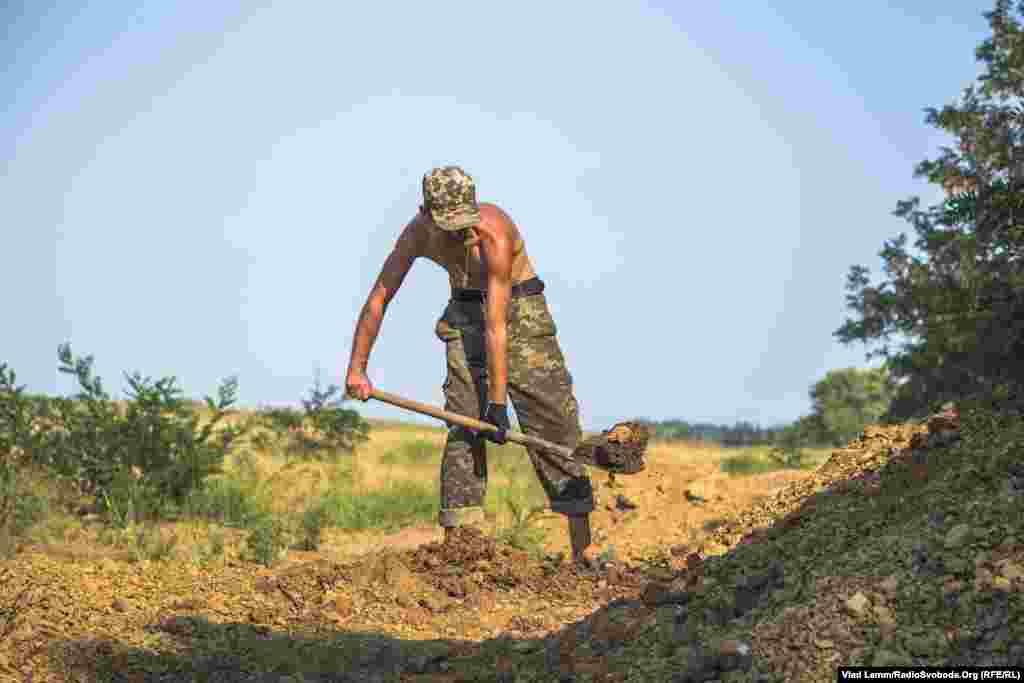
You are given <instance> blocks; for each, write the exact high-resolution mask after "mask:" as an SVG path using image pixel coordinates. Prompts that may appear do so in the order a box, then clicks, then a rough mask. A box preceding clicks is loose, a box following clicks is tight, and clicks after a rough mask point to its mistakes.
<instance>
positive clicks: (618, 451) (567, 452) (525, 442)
mask: <svg viewBox="0 0 1024 683" xmlns="http://www.w3.org/2000/svg"><path fill="white" fill-rule="evenodd" d="M370 397H371V398H375V399H377V400H378V401H383V402H384V403H390V404H391V405H393V406H398V407H399V408H405V409H406V410H411V411H412V412H414V413H420V414H421V415H429V416H430V417H436V418H437V419H439V420H444V421H445V422H447V423H449V424H454V425H458V426H460V427H465V428H467V429H472V430H474V431H477V432H497V431H498V428H497V427H495V426H494V425H492V424H490V423H488V422H483V421H482V420H475V419H473V418H471V417H467V416H465V415H459V414H457V413H452V412H449V411H447V410H442V409H441V408H436V407H434V406H431V405H427V404H426V403H420V402H419V401H412V400H409V399H407V398H402V397H401V396H396V395H395V394H389V393H388V392H386V391H381V390H379V389H374V390H373V391H372V392H371V393H370ZM649 436H650V435H649V432H648V430H647V427H646V426H645V425H643V424H641V423H639V422H620V423H618V424H616V425H615V426H614V427H612V428H611V429H609V430H607V431H604V432H602V433H601V434H599V435H597V436H592V437H590V438H588V439H584V440H583V441H581V442H580V443H579V445H577V446H576V448H569V447H568V446H562V445H560V444H556V443H551V442H550V441H546V440H545V439H541V438H540V437H537V436H531V435H529V434H523V433H522V432H517V431H514V430H511V429H508V430H506V431H505V437H506V438H507V439H508V440H509V441H512V442H513V443H517V444H520V445H522V446H526V447H527V448H534V449H537V450H539V451H542V452H548V453H554V454H557V455H559V456H561V457H562V458H565V459H568V460H572V461H574V462H580V463H583V464H586V465H590V466H591V467H597V468H598V469H602V470H605V471H606V472H611V473H612V474H636V473H637V472H640V471H642V470H643V469H644V451H645V450H646V449H647V440H648V438H649Z"/></svg>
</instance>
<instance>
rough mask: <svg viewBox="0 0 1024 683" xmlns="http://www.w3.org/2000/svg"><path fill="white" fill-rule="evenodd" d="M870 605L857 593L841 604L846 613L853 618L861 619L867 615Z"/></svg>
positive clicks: (865, 598)
mask: <svg viewBox="0 0 1024 683" xmlns="http://www.w3.org/2000/svg"><path fill="white" fill-rule="evenodd" d="M870 605H871V603H870V601H869V600H868V599H867V596H865V595H864V594H863V593H861V592H859V591H858V592H857V593H854V594H853V595H852V596H851V597H850V598H849V599H848V600H846V602H845V603H843V606H844V607H845V608H846V611H847V612H848V613H849V614H850V615H851V616H854V617H862V616H864V615H865V614H867V610H868V607H870Z"/></svg>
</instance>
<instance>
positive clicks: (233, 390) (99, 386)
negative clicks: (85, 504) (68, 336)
mask: <svg viewBox="0 0 1024 683" xmlns="http://www.w3.org/2000/svg"><path fill="white" fill-rule="evenodd" d="M58 359H59V361H60V367H59V370H60V372H62V373H64V374H68V375H72V376H74V377H75V379H76V380H77V382H78V386H79V392H78V393H77V394H75V395H74V396H71V397H54V398H52V399H49V400H48V401H47V402H46V409H45V411H43V412H44V414H43V415H41V416H40V415H37V416H36V417H37V418H39V417H41V418H42V419H41V420H37V422H36V427H38V428H39V431H38V434H37V435H36V438H35V440H34V441H33V442H32V443H31V444H30V448H29V449H28V452H29V453H30V457H31V460H32V462H33V463H35V464H38V465H43V466H46V467H48V468H50V469H51V470H52V471H53V472H54V473H56V474H57V475H58V476H59V477H61V478H64V479H67V480H70V481H72V482H74V483H75V484H76V485H77V487H78V489H79V491H80V492H81V493H82V494H85V495H88V496H93V497H95V498H96V500H97V502H98V503H99V504H100V507H101V509H102V510H104V511H105V512H107V513H108V514H109V515H110V517H111V520H112V521H114V522H115V524H117V525H120V526H122V527H123V526H126V525H127V524H128V522H129V521H130V520H131V519H135V518H139V517H144V516H159V515H161V514H165V513H166V512H168V511H169V510H173V509H174V508H175V507H177V506H180V505H181V504H182V503H184V502H185V500H186V499H187V497H188V494H189V492H190V491H192V490H194V489H196V488H198V487H200V486H201V484H202V483H203V481H204V480H205V479H206V478H207V477H208V476H210V475H212V474H216V473H220V472H221V471H222V465H223V460H224V457H225V456H226V455H227V454H228V453H229V452H230V450H231V448H232V445H233V444H234V443H235V441H236V440H237V439H238V438H239V437H240V436H242V434H243V431H244V430H243V429H242V428H239V427H236V426H232V425H224V424H223V422H224V420H225V418H226V417H227V416H228V415H229V414H230V413H231V412H232V411H231V406H232V405H233V404H234V403H235V400H236V396H237V390H238V382H237V380H236V379H234V378H229V379H227V380H225V381H224V382H223V383H222V384H221V386H220V387H219V391H218V399H217V400H216V401H214V400H213V399H212V398H210V397H207V398H206V405H207V407H208V409H209V411H210V412H211V416H210V418H209V419H207V420H205V422H204V423H203V424H202V426H200V422H201V421H202V418H201V416H200V415H199V413H198V411H197V410H196V409H195V407H194V406H193V405H192V403H191V402H190V401H188V400H185V399H184V398H183V396H182V392H181V390H180V389H178V388H177V387H176V386H175V379H174V378H173V377H167V378H163V379H160V380H156V381H154V380H152V379H151V378H149V377H143V376H141V375H140V374H139V373H134V374H131V375H128V374H126V375H125V379H126V381H127V382H128V385H129V391H128V400H127V401H126V402H125V403H124V405H123V406H122V405H118V404H117V403H115V402H114V401H113V400H111V398H110V395H109V394H108V393H107V392H106V390H105V389H104V388H103V383H102V381H101V379H100V378H99V377H98V376H95V375H94V374H93V362H94V359H93V357H92V356H86V357H77V356H75V355H74V354H73V353H72V351H71V347H70V345H69V344H63V345H61V346H60V347H59V349H58ZM19 429H21V428H20V427H16V428H13V431H12V432H11V433H13V434H18V433H20V432H19V431H18V430H19ZM4 431H5V432H6V431H7V430H4ZM22 431H23V430H22ZM0 438H2V437H0Z"/></svg>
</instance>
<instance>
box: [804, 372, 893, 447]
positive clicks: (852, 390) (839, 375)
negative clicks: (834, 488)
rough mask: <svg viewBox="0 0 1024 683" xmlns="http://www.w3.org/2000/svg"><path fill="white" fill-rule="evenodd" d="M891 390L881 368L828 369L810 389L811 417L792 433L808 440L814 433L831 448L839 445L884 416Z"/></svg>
mask: <svg viewBox="0 0 1024 683" xmlns="http://www.w3.org/2000/svg"><path fill="white" fill-rule="evenodd" d="M895 391H896V386H895V384H894V383H893V382H892V380H891V377H890V373H889V370H888V369H887V368H885V367H881V368H868V369H862V368H843V369H841V370H830V371H829V372H827V373H826V374H825V377H824V378H823V379H821V380H819V381H818V382H816V383H815V384H814V386H813V387H812V388H811V391H810V398H811V402H812V405H813V408H812V410H813V413H812V416H810V417H808V418H807V419H806V421H805V422H804V423H803V424H798V425H797V427H796V431H797V432H799V433H800V435H801V436H802V437H804V438H805V439H808V440H809V439H810V438H812V437H813V436H815V434H814V432H815V431H817V432H818V434H817V436H819V437H823V438H824V439H826V440H827V441H828V442H830V444H831V445H833V446H842V445H843V444H846V443H849V442H850V441H851V440H853V439H855V438H856V437H857V436H858V435H859V434H860V433H861V432H863V431H864V427H865V426H867V425H869V424H873V423H876V422H878V421H879V420H880V419H881V417H882V416H883V415H885V414H886V412H887V411H888V410H889V406H890V404H891V403H892V398H893V395H894V393H895Z"/></svg>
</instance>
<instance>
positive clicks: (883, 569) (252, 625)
mask: <svg viewBox="0 0 1024 683" xmlns="http://www.w3.org/2000/svg"><path fill="white" fill-rule="evenodd" d="M1022 425H1024V420H1022V419H1021V416H1020V415H1019V414H1013V415H1000V414H998V413H995V412H993V411H991V410H986V409H982V408H976V407H969V408H964V407H961V410H960V411H958V410H956V409H955V408H951V409H949V410H947V411H946V412H944V413H942V414H939V415H935V416H932V417H931V418H929V419H928V420H926V421H924V422H923V423H919V424H907V425H900V426H892V427H870V428H868V429H867V430H866V431H865V433H864V434H863V435H862V436H861V437H860V438H859V439H857V440H856V441H854V442H853V443H851V444H849V445H848V446H847V447H845V448H842V449H838V450H836V451H834V452H832V453H831V455H830V456H829V457H828V459H827V460H826V461H825V462H823V464H821V465H820V466H819V467H817V468H816V469H814V470H813V471H782V472H774V473H770V474H763V475H754V476H752V477H748V478H746V479H745V480H744V483H743V485H742V487H740V486H739V485H738V484H735V481H736V480H728V479H725V478H720V479H716V477H715V475H714V474H713V471H712V469H713V468H711V467H710V466H708V467H707V468H706V469H701V467H700V466H696V465H690V466H687V467H690V468H691V470H690V471H688V472H686V473H684V474H683V476H679V475H680V473H679V472H672V471H671V468H672V467H673V465H672V463H671V462H670V461H669V460H668V459H665V460H664V461H663V460H661V459H658V458H656V459H654V460H652V461H651V462H649V463H648V466H647V468H646V470H645V471H644V472H642V473H640V474H638V475H635V476H633V477H630V478H625V477H620V478H619V479H618V480H617V481H616V485H615V486H614V487H609V486H608V485H607V484H605V483H604V482H603V481H602V482H601V486H600V488H599V496H600V499H601V500H600V508H599V510H598V512H597V513H596V514H595V520H594V526H595V529H596V530H598V532H599V534H601V535H602V536H604V540H605V541H606V542H609V543H611V544H615V546H616V548H615V551H616V553H615V554H616V557H617V562H616V563H615V564H613V565H612V566H611V567H610V568H608V569H606V570H604V571H601V572H592V571H582V570H578V569H576V568H575V567H573V566H571V565H570V564H568V563H564V562H560V561H559V560H558V553H559V552H563V553H564V551H565V550H567V540H566V539H565V533H564V532H565V530H564V520H561V519H558V518H554V517H549V518H545V519H542V520H541V524H542V525H545V526H547V527H549V528H550V530H551V533H549V534H548V538H549V539H551V540H550V541H548V545H547V548H546V549H547V551H548V553H547V555H546V556H543V557H537V556H534V555H530V554H528V553H526V552H523V551H520V550H517V549H515V548H512V547H510V546H507V545H504V544H501V543H498V542H496V541H495V540H493V539H492V538H490V537H488V536H486V535H483V534H481V533H480V532H478V531H476V530H474V529H459V530H458V531H457V532H456V534H455V536H454V538H453V539H451V542H450V543H448V544H442V543H440V542H438V541H432V542H427V543H425V544H421V545H418V546H414V547H402V546H400V545H390V544H388V543H387V541H386V540H385V541H384V542H383V543H382V548H381V549H377V550H374V551H371V552H367V553H364V554H361V555H358V556H353V557H349V558H344V559H337V558H335V559H327V558H324V557H317V556H316V555H315V554H312V553H307V554H305V555H303V556H301V557H292V558H291V561H290V562H288V563H284V564H282V565H281V566H279V567H277V568H275V569H271V570H258V571H257V570H254V568H253V566H252V565H243V564H240V563H228V564H227V565H226V566H223V567H219V568H217V569H216V570H201V569H197V568H194V567H192V566H187V565H184V564H176V563H160V564H156V563H154V564H149V565H146V564H134V565H132V564H126V563H119V562H114V561H110V560H105V561H101V562H93V563H83V562H68V561H65V560H61V559H58V558H54V557H52V556H48V555H45V554H41V553H31V552H29V553H23V554H21V555H19V556H17V557H16V558H15V559H13V560H10V561H7V562H5V563H4V564H3V565H0V606H4V607H3V608H4V609H7V610H8V612H10V611H11V609H12V608H11V606H12V605H16V606H17V609H16V610H14V611H17V617H16V619H15V620H8V622H4V621H3V615H2V614H0V626H3V624H4V623H11V624H13V627H12V628H10V629H9V631H10V632H9V633H7V634H6V635H7V637H6V638H3V639H0V680H4V681H6V680H11V681H15V680H17V681H23V680H32V681H49V680H53V681H83V682H86V683H93V682H96V681H125V682H128V681H132V682H134V681H139V682H141V681H193V680H195V681H231V682H236V681H237V682H241V681H268V682H269V681H274V682H275V683H276V682H277V681H280V682H282V683H284V682H285V681H295V682H297V681H307V682H310V681H322V682H325V683H326V682H328V681H333V682H340V681H439V682H440V681H451V682H455V681H520V682H527V681H530V682H539V681H568V680H574V681H680V682H682V681H722V682H723V683H726V682H729V681H823V680H834V679H835V668H836V666H838V665H840V664H874V665H895V664H928V665H948V664H979V665H980V664H1015V665H1018V666H1020V665H1024V645H1022V643H1024V609H1022V606H1024V605H1022V602H1024V601H1022V593H1024V531H1022V529H1024V525H1022V522H1024V515H1022V513H1024V467H1022V466H1021V461H1022V459H1024V458H1022V456H1024V450H1022V449H1024V426H1022ZM690 479H697V480H699V481H690ZM595 481H601V480H599V478H598V477H595ZM731 486H732V487H734V488H735V489H737V490H730V487H731ZM652 547H653V548H655V549H660V550H661V552H660V553H655V554H657V555H658V557H659V561H658V562H654V561H652V560H651V549H652ZM644 560H646V561H644Z"/></svg>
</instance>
